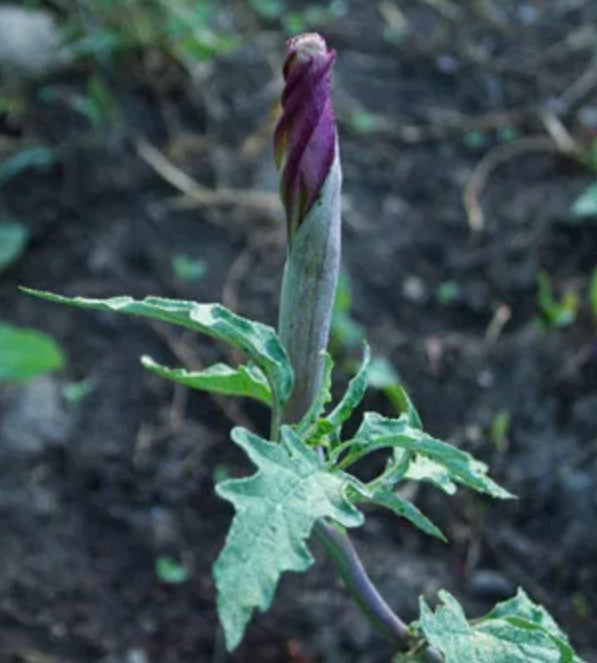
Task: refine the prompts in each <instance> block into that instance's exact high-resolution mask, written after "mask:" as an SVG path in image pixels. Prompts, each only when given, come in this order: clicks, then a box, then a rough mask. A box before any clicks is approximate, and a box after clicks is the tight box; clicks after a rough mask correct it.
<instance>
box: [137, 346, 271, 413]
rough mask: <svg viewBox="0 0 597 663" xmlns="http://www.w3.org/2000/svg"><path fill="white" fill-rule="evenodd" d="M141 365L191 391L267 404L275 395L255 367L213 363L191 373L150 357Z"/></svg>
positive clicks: (261, 373) (258, 369)
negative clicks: (165, 364)
mask: <svg viewBox="0 0 597 663" xmlns="http://www.w3.org/2000/svg"><path fill="white" fill-rule="evenodd" d="M141 363H142V364H143V366H144V367H145V368H146V369H147V370H149V371H151V372H152V373H155V374H156V375H159V376H160V377H162V378H165V379H166V380H172V381H173V382H177V383H178V384H183V385H184V386H185V387H190V388H191V389H199V390H202V391H209V392H212V393H216V394H223V395H224V396H244V397H246V398H254V399H256V400H258V401H261V402H262V403H265V405H269V406H271V404H272V392H271V389H270V386H269V383H268V381H267V378H266V377H265V375H264V374H263V372H262V371H261V369H260V368H258V367H257V366H255V365H252V364H247V365H242V366H238V367H237V368H232V366H228V364H214V365H213V366H209V367H208V368H205V369H203V370H201V371H188V370H187V369H185V368H168V367H167V366H163V365H162V364H158V363H157V362H156V361H154V360H153V359H152V358H151V357H148V356H147V355H144V356H143V357H141Z"/></svg>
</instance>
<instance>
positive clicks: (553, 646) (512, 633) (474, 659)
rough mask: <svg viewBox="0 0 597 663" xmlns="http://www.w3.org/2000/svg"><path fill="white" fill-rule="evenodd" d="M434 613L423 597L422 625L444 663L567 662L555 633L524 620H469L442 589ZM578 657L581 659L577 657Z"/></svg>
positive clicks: (457, 604) (421, 605) (421, 602)
mask: <svg viewBox="0 0 597 663" xmlns="http://www.w3.org/2000/svg"><path fill="white" fill-rule="evenodd" d="M439 597H440V599H441V600H442V602H443V605H440V606H439V607H438V608H437V609H436V611H435V613H434V612H432V611H431V610H430V609H429V607H428V606H427V604H426V603H425V601H424V600H423V599H422V598H421V600H420V611H421V615H420V619H419V626H420V628H421V629H422V631H423V633H424V635H425V638H426V639H427V641H428V642H429V644H430V645H431V646H432V647H434V648H436V649H438V650H439V651H440V652H441V653H442V654H443V656H444V658H445V663H462V662H463V661H466V662H467V663H529V661H533V663H564V662H565V661H566V660H572V659H566V658H565V657H563V655H562V651H561V649H560V647H559V645H558V644H557V643H556V642H555V641H554V639H553V637H552V635H551V634H550V633H549V632H548V631H547V630H545V629H543V628H541V627H540V626H539V625H537V624H533V623H532V622H528V621H525V620H524V619H521V618H519V619H518V621H517V620H516V619H514V620H510V619H504V618H484V619H482V620H481V621H480V622H478V623H475V624H474V625H473V624H471V623H469V622H468V620H467V618H466V616H465V614H464V611H463V609H462V607H461V606H460V604H459V603H458V601H457V600H456V599H455V598H454V597H453V596H451V595H450V594H449V593H448V592H445V591H441V592H440V593H439ZM577 660H578V659H577Z"/></svg>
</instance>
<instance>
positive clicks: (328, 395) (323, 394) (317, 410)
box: [296, 352, 334, 436]
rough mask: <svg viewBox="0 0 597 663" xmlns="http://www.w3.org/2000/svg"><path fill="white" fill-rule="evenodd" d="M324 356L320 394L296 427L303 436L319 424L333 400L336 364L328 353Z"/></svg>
mask: <svg viewBox="0 0 597 663" xmlns="http://www.w3.org/2000/svg"><path fill="white" fill-rule="evenodd" d="M323 355H324V358H323V371H322V377H321V386H320V387H319V392H318V394H317V397H316V398H315V399H314V400H313V402H312V403H311V405H310V407H309V409H308V410H307V412H306V413H305V415H304V417H303V418H302V419H301V420H300V422H299V423H298V425H297V427H296V432H297V433H298V434H299V435H301V436H302V435H304V434H305V433H307V431H308V430H309V428H311V426H313V425H314V424H315V423H316V422H317V419H318V418H319V417H320V416H321V415H322V414H323V411H324V408H325V406H326V404H327V403H329V402H330V401H331V400H332V369H333V367H334V362H333V360H332V358H331V357H330V355H329V354H328V353H327V352H324V353H323Z"/></svg>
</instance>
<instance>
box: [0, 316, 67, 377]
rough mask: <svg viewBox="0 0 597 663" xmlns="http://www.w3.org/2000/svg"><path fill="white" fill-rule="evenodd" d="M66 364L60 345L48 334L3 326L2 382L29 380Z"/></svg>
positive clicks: (0, 344)
mask: <svg viewBox="0 0 597 663" xmlns="http://www.w3.org/2000/svg"><path fill="white" fill-rule="evenodd" d="M63 364H64V355H63V354H62V350H61V349H60V346H59V345H58V344H57V343H56V342H55V341H54V340H53V339H52V338H50V337H49V336H46V334H43V333H42V332H39V331H36V330H35V329H23V328H20V327H13V326H11V325H7V324H3V323H0V380H10V381H15V382H20V381H22V380H28V379H29V378H32V377H35V376H36V375H43V374H44V373H49V372H50V371H54V370H56V369H58V368H60V367H61V366H62V365H63Z"/></svg>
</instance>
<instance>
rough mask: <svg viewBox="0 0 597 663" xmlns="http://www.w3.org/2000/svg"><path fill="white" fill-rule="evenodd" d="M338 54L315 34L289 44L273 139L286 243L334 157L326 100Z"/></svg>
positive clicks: (333, 130) (330, 115) (329, 107)
mask: <svg viewBox="0 0 597 663" xmlns="http://www.w3.org/2000/svg"><path fill="white" fill-rule="evenodd" d="M335 58H336V54H335V52H334V51H333V50H329V49H328V47H327V45H326V43H325V41H324V39H323V38H322V37H321V36H320V35H318V34H316V33H308V34H304V35H300V36H298V37H295V38H293V39H290V40H289V41H288V54H287V57H286V62H285V64H284V80H285V83H286V85H285V88H284V92H283V94H282V116H281V118H280V121H279V122H278V125H277V127H276V131H275V134H274V153H275V157H276V165H277V167H278V169H279V170H280V195H281V197H282V201H283V203H284V207H285V209H286V222H287V228H288V241H289V243H290V242H291V241H292V238H293V236H294V233H295V232H296V230H297V228H298V226H299V225H300V224H301V223H302V222H303V220H304V219H305V216H306V214H307V213H308V212H309V210H310V209H311V208H312V206H313V204H314V203H315V201H316V200H317V197H318V196H319V194H320V192H321V189H322V187H323V183H324V182H325V180H326V178H327V176H328V174H329V172H330V169H331V167H332V164H333V162H334V156H335V154H336V142H337V141H336V124H335V120H334V110H333V108H332V100H331V96H330V79H331V68H332V65H333V64H334V60H335Z"/></svg>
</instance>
